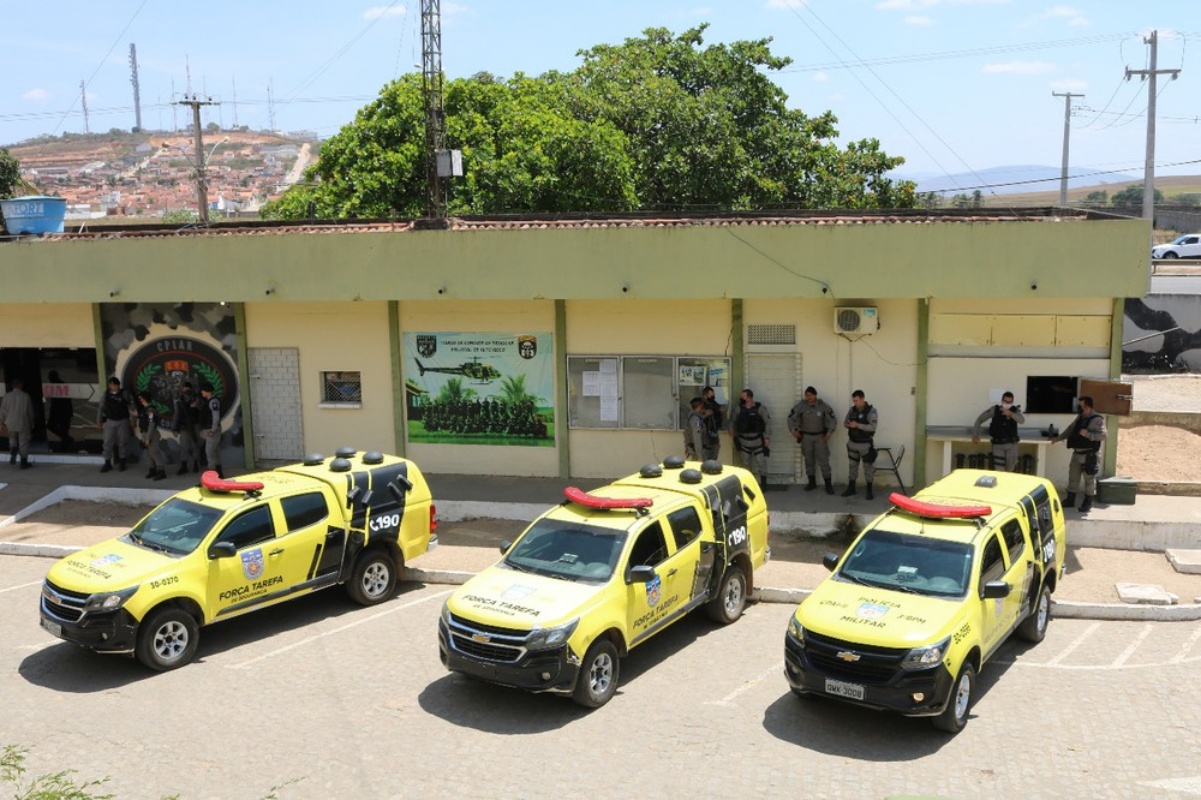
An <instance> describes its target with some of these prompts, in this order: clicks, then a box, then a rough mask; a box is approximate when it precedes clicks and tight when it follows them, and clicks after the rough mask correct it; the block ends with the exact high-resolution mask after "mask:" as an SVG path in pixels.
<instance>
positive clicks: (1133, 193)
mask: <svg viewBox="0 0 1201 800" xmlns="http://www.w3.org/2000/svg"><path fill="white" fill-rule="evenodd" d="M1143 185H1144V184H1141V183H1138V184H1134V185H1132V186H1127V187H1126V188H1125V189H1123V190H1122V191H1120V192H1114V195H1113V204H1114V205H1115V206H1140V207H1141V206H1142V204H1143ZM1154 194H1155V204H1156V205H1158V204H1160V203H1162V202H1163V192H1161V191H1159V190H1158V189H1156V190H1155V192H1154Z"/></svg>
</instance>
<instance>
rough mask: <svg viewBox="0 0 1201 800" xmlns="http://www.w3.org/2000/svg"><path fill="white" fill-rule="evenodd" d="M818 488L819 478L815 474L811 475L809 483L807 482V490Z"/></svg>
mask: <svg viewBox="0 0 1201 800" xmlns="http://www.w3.org/2000/svg"><path fill="white" fill-rule="evenodd" d="M816 488H817V478H816V477H815V476H813V475H810V476H809V483H807V484H805V491H806V492H812V491H813V490H814V489H816Z"/></svg>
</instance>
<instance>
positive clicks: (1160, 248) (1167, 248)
mask: <svg viewBox="0 0 1201 800" xmlns="http://www.w3.org/2000/svg"><path fill="white" fill-rule="evenodd" d="M1151 258H1201V233H1186V234H1184V235H1183V236H1177V237H1176V238H1175V239H1173V240H1172V241H1171V242H1168V243H1167V244H1157V245H1155V246H1154V247H1152V248H1151Z"/></svg>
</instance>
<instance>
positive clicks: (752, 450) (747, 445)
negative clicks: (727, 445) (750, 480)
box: [735, 436, 767, 478]
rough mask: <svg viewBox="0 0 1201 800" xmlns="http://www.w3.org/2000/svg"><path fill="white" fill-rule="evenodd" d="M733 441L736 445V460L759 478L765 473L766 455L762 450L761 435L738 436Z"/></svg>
mask: <svg viewBox="0 0 1201 800" xmlns="http://www.w3.org/2000/svg"><path fill="white" fill-rule="evenodd" d="M735 443H736V445H737V447H738V460H739V461H740V462H741V463H742V466H744V467H745V468H747V469H749V470H750V471H751V472H753V473H754V474H755V475H756V476H758V477H760V478H762V477H763V476H765V475H767V455H766V454H765V453H764V452H763V437H762V436H751V437H743V436H739V437H738V438H737V439H735Z"/></svg>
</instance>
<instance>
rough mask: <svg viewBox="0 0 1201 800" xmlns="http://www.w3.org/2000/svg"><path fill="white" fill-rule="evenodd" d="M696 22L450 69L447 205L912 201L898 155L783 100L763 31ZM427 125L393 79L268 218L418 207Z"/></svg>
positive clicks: (406, 84) (513, 207)
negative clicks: (719, 31)
mask: <svg viewBox="0 0 1201 800" xmlns="http://www.w3.org/2000/svg"><path fill="white" fill-rule="evenodd" d="M705 27H706V26H700V27H698V28H694V29H692V30H688V31H685V32H684V33H682V34H680V35H679V36H674V35H673V34H672V33H670V32H669V31H667V30H665V29H662V28H652V29H648V30H646V31H644V33H643V35H642V36H641V37H639V38H633V39H627V40H626V41H625V43H624V44H621V45H598V46H596V47H593V48H591V49H589V50H584V51H581V52H580V56H581V58H582V59H583V63H582V64H581V66H580V67H579V68H577V69H576V70H574V71H573V72H569V73H561V72H548V73H546V74H543V75H540V76H538V77H528V76H526V75H524V74H521V73H518V74H516V75H514V76H513V77H512V78H511V79H508V80H504V79H500V78H497V77H496V76H493V75H490V74H488V73H480V74H477V75H474V76H472V77H471V78H460V79H456V80H454V81H450V82H448V83H447V84H446V86H445V88H444V92H443V96H444V101H443V104H444V108H445V111H446V131H447V137H446V138H447V142H448V146H450V147H452V148H456V149H459V150H461V151H462V153H463V168H464V172H465V175H464V176H463V177H462V178H458V179H454V180H453V181H452V182H451V185H450V191H449V204H448V206H449V211H450V213H451V214H456V215H463V214H498V213H521V212H571V211H581V212H582V211H609V212H621V211H645V210H657V209H673V210H700V209H719V210H725V209H733V210H751V209H766V208H785V207H794V208H885V207H912V206H913V205H914V203H915V194H914V186H913V184H912V183H911V182H908V181H894V180H891V179H889V178H887V177H885V174H886V173H887V172H888V171H889V170H892V169H894V168H895V167H897V166H899V165H900V164H902V163H903V162H904V159H902V158H899V157H893V156H889V155H887V154H885V153H884V152H882V151H881V149H880V143H879V142H878V141H877V140H875V139H864V140H861V141H858V142H851V143H849V144H848V145H847V146H846V147H845V148H840V147H839V146H838V145H836V144H835V143H834V142H833V139H834V138H835V137H836V136H837V135H838V131H837V129H836V127H835V125H836V123H837V119H836V118H835V117H834V115H833V113H831V112H829V111H827V112H825V113H823V114H821V115H819V116H816V117H810V116H807V115H806V114H804V113H803V112H801V111H799V110H796V109H789V108H788V107H787V105H786V101H787V96H786V95H785V94H784V92H783V90H781V89H780V87H778V86H777V85H776V84H775V83H773V82H772V81H771V79H770V77H769V74H768V73H770V72H771V71H774V70H779V69H782V68H783V67H785V66H787V65H788V64H789V63H790V60H789V59H787V58H780V57H777V56H774V55H772V53H771V50H770V48H769V44H770V42H771V40H770V39H760V40H757V41H739V42H733V43H731V44H728V45H726V44H719V45H709V46H704V41H703V33H704V30H705ZM424 126H425V122H424V112H423V105H422V94H421V77H420V76H419V75H406V76H403V77H401V78H399V79H397V80H396V81H393V82H392V83H390V84H388V85H387V86H385V87H384V89H383V90H382V92H381V93H380V96H379V97H378V98H377V99H376V100H375V101H374V102H372V103H371V104H370V105H368V106H366V107H364V108H362V109H360V111H359V112H358V114H357V116H356V118H355V120H354V122H352V123H351V124H349V125H347V126H346V127H344V128H343V129H342V130H341V131H340V132H338V133H337V134H336V135H335V136H333V137H331V138H330V139H329V140H327V141H326V142H325V143H324V144H323V146H322V150H321V160H320V161H319V162H318V163H317V164H316V165H314V166H313V167H310V168H309V170H308V171H307V173H306V181H305V183H304V184H302V185H298V186H295V187H293V188H292V189H290V190H289V191H288V192H287V193H285V194H284V196H283V197H281V198H280V199H278V200H276V201H274V202H272V203H270V204H268V206H267V207H265V208H264V210H263V214H264V216H268V217H278V218H285V219H300V218H306V217H309V216H317V217H376V216H389V215H392V214H397V215H401V216H421V215H422V214H423V213H424V212H425V157H424V147H425V127H424Z"/></svg>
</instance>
